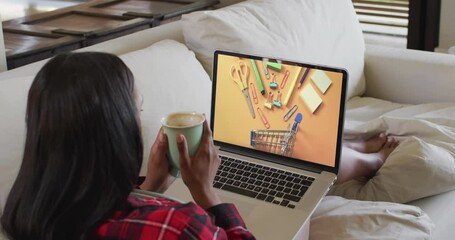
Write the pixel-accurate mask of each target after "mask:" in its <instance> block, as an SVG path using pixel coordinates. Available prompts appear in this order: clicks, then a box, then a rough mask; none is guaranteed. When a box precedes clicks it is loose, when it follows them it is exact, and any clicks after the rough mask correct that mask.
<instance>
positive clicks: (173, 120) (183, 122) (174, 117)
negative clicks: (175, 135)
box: [163, 112, 204, 128]
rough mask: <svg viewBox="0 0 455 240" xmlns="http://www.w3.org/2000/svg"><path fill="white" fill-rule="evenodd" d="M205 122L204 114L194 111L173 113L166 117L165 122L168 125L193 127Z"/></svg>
mask: <svg viewBox="0 0 455 240" xmlns="http://www.w3.org/2000/svg"><path fill="white" fill-rule="evenodd" d="M202 122H204V116H203V115H201V114H199V113H193V112H179V113H173V114H171V115H169V116H167V118H165V119H164V121H163V124H164V125H167V126H168V127H177V128H178V127H191V126H195V125H198V124H201V123H202Z"/></svg>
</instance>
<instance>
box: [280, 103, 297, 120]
mask: <svg viewBox="0 0 455 240" xmlns="http://www.w3.org/2000/svg"><path fill="white" fill-rule="evenodd" d="M297 108H298V107H297V105H294V106H292V108H291V109H289V111H288V112H287V113H286V114H285V115H284V117H283V120H284V121H287V120H289V118H291V117H292V115H294V113H295V112H296V111H297Z"/></svg>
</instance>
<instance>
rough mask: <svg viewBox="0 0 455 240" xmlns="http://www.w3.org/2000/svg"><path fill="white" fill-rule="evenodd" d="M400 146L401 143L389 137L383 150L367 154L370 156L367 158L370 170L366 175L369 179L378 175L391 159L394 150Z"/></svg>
mask: <svg viewBox="0 0 455 240" xmlns="http://www.w3.org/2000/svg"><path fill="white" fill-rule="evenodd" d="M398 144H399V142H398V140H397V139H396V138H394V137H387V138H386V141H385V143H384V145H383V146H382V148H381V149H379V151H377V152H375V153H369V154H366V155H367V156H368V157H366V160H367V161H366V163H367V164H366V165H367V169H368V170H367V174H365V176H366V177H367V178H372V177H373V176H374V175H376V172H377V171H378V170H379V168H381V167H382V165H384V162H385V160H386V159H387V157H389V155H390V154H391V153H392V152H393V150H395V148H396V147H397V146H398Z"/></svg>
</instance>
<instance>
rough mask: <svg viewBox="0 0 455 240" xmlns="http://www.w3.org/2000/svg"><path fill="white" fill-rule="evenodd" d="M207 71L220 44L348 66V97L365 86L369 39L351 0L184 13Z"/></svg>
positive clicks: (257, 0) (264, 0)
mask: <svg viewBox="0 0 455 240" xmlns="http://www.w3.org/2000/svg"><path fill="white" fill-rule="evenodd" d="M182 30H183V35H184V38H185V41H186V44H187V46H188V47H189V48H190V49H191V50H193V51H194V52H195V53H196V56H197V57H198V59H199V60H201V62H202V63H203V66H204V68H205V69H206V71H207V72H209V73H211V71H212V61H213V53H214V51H215V50H217V49H221V50H231V51H237V52H242V53H251V54H255V55H260V56H266V57H267V56H269V57H277V58H284V59H289V60H297V61H303V62H310V63H319V64H324V65H331V66H336V67H342V68H346V69H347V70H348V72H349V84H348V98H350V97H352V96H359V95H361V94H363V92H364V91H365V79H364V75H363V67H364V51H365V44H364V40H363V36H362V31H361V29H360V25H359V22H358V20H357V16H356V14H355V11H354V8H353V6H352V2H351V1H349V0H318V1H314V0H286V1H277V0H250V1H245V2H241V3H239V4H235V5H231V6H228V7H225V8H221V9H218V10H214V11H203V12H194V13H191V14H188V15H184V16H183V17H182Z"/></svg>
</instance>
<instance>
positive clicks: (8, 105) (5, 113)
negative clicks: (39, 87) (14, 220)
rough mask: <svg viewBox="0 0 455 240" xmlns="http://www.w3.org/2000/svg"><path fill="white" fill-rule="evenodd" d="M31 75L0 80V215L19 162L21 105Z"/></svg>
mask: <svg viewBox="0 0 455 240" xmlns="http://www.w3.org/2000/svg"><path fill="white" fill-rule="evenodd" d="M33 77H34V76H28V77H19V78H11V79H7V80H2V81H0V112H1V117H0V133H1V134H0V171H1V172H0V215H1V213H2V212H3V206H4V205H5V201H6V197H7V196H8V193H9V191H10V189H11V187H12V184H13V182H14V180H15V179H16V176H17V173H18V171H19V168H20V165H21V162H22V154H23V151H24V144H25V109H26V106H27V95H28V90H29V88H30V85H31V83H32V81H33Z"/></svg>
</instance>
